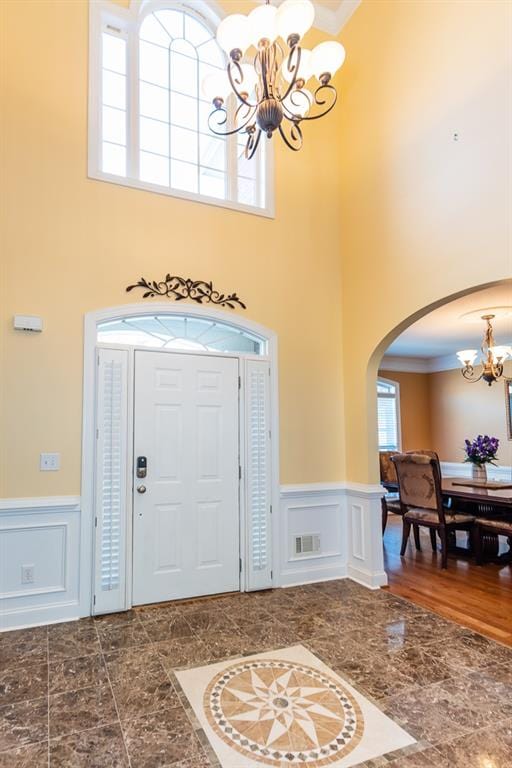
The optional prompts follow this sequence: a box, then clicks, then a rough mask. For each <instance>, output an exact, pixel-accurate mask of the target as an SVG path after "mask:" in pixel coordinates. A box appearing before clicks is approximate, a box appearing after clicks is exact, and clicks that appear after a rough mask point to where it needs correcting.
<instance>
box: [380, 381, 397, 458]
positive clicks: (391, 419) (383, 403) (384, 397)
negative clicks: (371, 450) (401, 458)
mask: <svg viewBox="0 0 512 768" xmlns="http://www.w3.org/2000/svg"><path fill="white" fill-rule="evenodd" d="M383 384H384V383H381V382H379V385H378V394H377V420H378V431H379V450H380V451H397V450H399V448H400V446H399V444H398V443H399V440H398V434H399V431H398V399H397V389H396V387H393V386H392V385H388V384H386V385H385V386H384V385H383ZM384 389H386V390H387V391H383V390H384Z"/></svg>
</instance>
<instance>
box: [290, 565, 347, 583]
mask: <svg viewBox="0 0 512 768" xmlns="http://www.w3.org/2000/svg"><path fill="white" fill-rule="evenodd" d="M347 576H348V574H347V568H346V566H344V565H339V566H332V565H327V566H323V565H316V566H313V567H310V568H308V569H307V570H304V569H302V568H298V569H295V570H293V569H291V568H290V569H288V570H285V571H281V587H299V586H301V585H303V584H315V583H316V582H318V581H333V580H334V579H345V578H347Z"/></svg>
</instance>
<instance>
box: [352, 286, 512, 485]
mask: <svg viewBox="0 0 512 768" xmlns="http://www.w3.org/2000/svg"><path fill="white" fill-rule="evenodd" d="M499 286H502V287H506V288H508V287H509V286H510V292H511V297H510V302H509V303H510V304H512V281H510V280H497V281H492V282H489V283H482V284H480V285H475V286H472V287H470V288H466V289H464V290H462V291H458V292H456V293H452V294H450V295H448V296H445V297H443V298H441V299H438V300H437V301H434V302H432V303H430V304H428V305H426V306H424V307H422V308H421V309H418V310H417V311H416V312H414V313H412V314H410V315H408V316H407V317H406V318H404V319H403V320H402V321H401V322H400V323H398V324H397V325H395V327H394V328H393V329H392V330H391V331H389V332H388V333H387V334H386V335H385V336H384V337H383V338H382V339H381V341H380V342H379V344H378V345H377V346H376V347H375V349H374V351H373V353H372V355H371V357H370V359H369V362H368V368H367V385H368V398H369V401H370V402H371V403H373V407H372V408H371V409H370V411H369V415H368V418H369V429H368V435H369V445H368V452H369V461H370V467H371V469H372V472H373V476H374V479H375V480H377V479H378V476H379V472H378V440H377V434H378V425H377V407H376V401H377V380H378V377H379V374H378V372H379V368H381V364H382V360H383V357H384V355H385V352H386V350H388V349H389V347H390V346H391V345H392V343H393V342H395V341H396V340H397V339H398V338H399V337H400V336H401V334H403V333H404V331H406V330H407V329H408V328H410V327H411V326H412V325H413V324H414V323H416V322H417V321H419V320H421V319H422V318H424V317H426V316H427V315H430V314H431V313H432V312H434V310H436V309H439V308H441V307H443V306H446V305H448V304H451V303H452V302H455V301H456V300H458V299H461V298H463V297H465V296H471V295H473V294H478V293H480V292H482V291H485V290H487V289H492V288H496V287H499ZM479 335H480V336H481V333H480V330H479V329H477V331H476V338H477V339H478V337H479ZM456 351H457V350H453V352H454V355H455V352H456Z"/></svg>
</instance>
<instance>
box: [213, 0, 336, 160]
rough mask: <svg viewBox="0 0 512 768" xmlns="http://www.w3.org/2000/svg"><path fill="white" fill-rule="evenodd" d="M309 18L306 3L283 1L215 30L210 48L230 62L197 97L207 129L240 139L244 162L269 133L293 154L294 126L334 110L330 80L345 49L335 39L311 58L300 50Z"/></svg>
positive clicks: (297, 140) (296, 145)
mask: <svg viewBox="0 0 512 768" xmlns="http://www.w3.org/2000/svg"><path fill="white" fill-rule="evenodd" d="M314 18H315V8H314V6H313V3H312V2H310V0H285V2H283V3H282V4H281V5H280V6H279V8H276V7H275V6H273V5H270V2H269V0H266V4H265V5H260V6H258V7H257V8H254V10H252V11H251V12H250V13H249V15H248V16H244V15H243V14H238V13H236V14H232V15H231V16H227V17H226V18H225V19H224V20H223V21H222V22H221V23H220V24H219V27H218V30H217V42H218V43H219V45H220V47H221V48H222V49H223V50H224V51H225V52H226V53H227V55H228V57H229V61H228V64H227V69H226V72H222V73H219V74H213V75H208V76H207V77H205V79H204V81H203V92H204V94H205V95H206V97H207V98H208V99H211V101H212V103H213V106H214V109H213V111H212V112H211V114H210V116H209V118H208V125H209V128H210V130H211V131H212V132H213V133H215V134H216V135H217V136H230V135H233V134H235V133H244V134H247V142H246V146H245V156H246V157H247V158H251V157H252V156H253V155H254V153H255V152H256V149H257V147H258V144H259V141H260V138H261V134H262V133H264V134H266V135H267V137H268V138H269V139H270V138H272V135H273V134H274V132H275V131H278V132H279V133H280V135H281V137H282V139H283V140H284V142H285V144H286V145H287V146H288V147H289V148H290V149H292V150H294V151H298V150H299V149H300V148H301V146H302V129H301V123H302V122H303V121H305V120H318V119H319V118H320V117H324V115H327V114H328V112H330V111H331V110H332V109H333V107H334V105H335V104H336V100H337V92H336V88H335V87H334V86H333V85H332V84H331V79H332V77H333V75H334V74H335V72H337V70H338V69H339V68H340V67H341V65H342V64H343V62H344V60H345V49H344V48H343V46H342V45H341V44H340V43H338V42H335V41H334V40H328V41H325V42H323V43H320V44H319V45H317V46H316V47H315V48H313V50H312V51H310V50H308V49H306V48H302V47H301V45H300V41H301V39H302V37H303V36H304V35H305V33H306V32H307V31H308V30H309V29H310V27H311V26H312V24H313V21H314ZM251 46H254V48H255V49H256V54H255V56H254V58H253V62H252V63H249V62H246V61H244V56H245V53H246V51H247V50H248V49H249V48H250V47H251ZM313 77H314V78H315V80H316V81H317V82H315V84H314V85H311V86H310V87H311V88H312V90H308V89H307V88H306V87H305V86H306V83H308V81H310V80H311V79H312V78H313ZM230 96H234V98H231V99H230V98H229V97H230ZM233 102H234V103H233Z"/></svg>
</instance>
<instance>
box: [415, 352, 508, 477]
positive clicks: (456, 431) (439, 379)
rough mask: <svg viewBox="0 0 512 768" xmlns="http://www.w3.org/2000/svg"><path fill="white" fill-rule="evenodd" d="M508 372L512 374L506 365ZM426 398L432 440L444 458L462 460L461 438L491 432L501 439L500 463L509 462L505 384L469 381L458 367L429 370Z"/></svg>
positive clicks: (462, 446) (504, 464) (462, 439)
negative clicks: (427, 396) (446, 369)
mask: <svg viewBox="0 0 512 768" xmlns="http://www.w3.org/2000/svg"><path fill="white" fill-rule="evenodd" d="M507 374H509V375H510V374H512V366H510V365H508V370H507ZM428 379H429V398H430V414H431V421H430V423H431V430H432V444H433V446H434V447H435V450H436V451H437V452H438V453H439V456H440V458H441V459H442V460H443V461H463V460H464V453H463V450H464V440H465V439H466V438H468V439H469V440H472V439H473V438H475V437H476V436H477V435H492V436H493V437H497V438H499V440H500V449H499V451H498V458H499V462H498V463H499V464H502V465H503V466H508V467H510V466H511V465H512V441H510V440H509V439H508V436H507V422H506V411H505V385H504V383H503V382H502V381H500V382H496V383H495V384H493V385H492V386H491V387H488V386H486V385H485V384H483V383H482V382H479V383H478V384H468V383H467V382H466V381H464V379H463V378H462V376H461V375H460V371H457V370H455V371H441V372H439V373H431V374H429V376H428Z"/></svg>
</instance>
